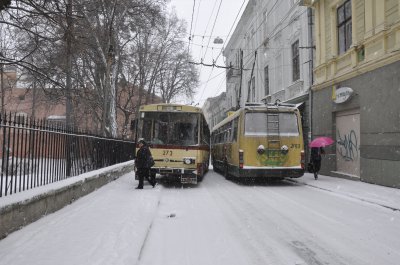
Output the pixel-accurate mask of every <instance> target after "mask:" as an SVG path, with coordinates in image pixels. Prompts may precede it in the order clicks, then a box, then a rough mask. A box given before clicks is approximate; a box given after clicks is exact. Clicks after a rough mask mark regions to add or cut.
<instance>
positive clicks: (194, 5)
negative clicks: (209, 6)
mask: <svg viewBox="0 0 400 265" xmlns="http://www.w3.org/2000/svg"><path fill="white" fill-rule="evenodd" d="M195 7H196V0H193V10H192V19H191V21H190V31H189V45H188V55H189V52H190V42H191V40H192V37H191V35H192V26H193V15H194V9H195Z"/></svg>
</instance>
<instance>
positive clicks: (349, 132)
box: [336, 109, 360, 177]
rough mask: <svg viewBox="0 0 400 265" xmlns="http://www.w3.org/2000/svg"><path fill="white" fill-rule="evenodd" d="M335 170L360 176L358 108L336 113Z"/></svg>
mask: <svg viewBox="0 0 400 265" xmlns="http://www.w3.org/2000/svg"><path fill="white" fill-rule="evenodd" d="M336 165H337V171H338V172H342V173H345V174H349V175H353V176H356V177H360V110H359V109H356V110H351V111H343V112H338V113H337V114H336Z"/></svg>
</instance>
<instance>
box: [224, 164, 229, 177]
mask: <svg viewBox="0 0 400 265" xmlns="http://www.w3.org/2000/svg"><path fill="white" fill-rule="evenodd" d="M223 172H224V177H225V179H229V170H228V163H227V162H225V163H224V171H223Z"/></svg>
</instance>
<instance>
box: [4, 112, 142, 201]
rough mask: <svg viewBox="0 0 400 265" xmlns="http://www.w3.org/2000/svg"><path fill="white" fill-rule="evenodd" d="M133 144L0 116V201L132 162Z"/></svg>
mask: <svg viewBox="0 0 400 265" xmlns="http://www.w3.org/2000/svg"><path fill="white" fill-rule="evenodd" d="M134 152H135V143H134V142H131V141H126V140H120V139H114V138H105V137H101V136H98V135H93V134H89V133H84V132H81V131H71V130H68V129H67V128H65V126H64V125H63V124H60V123H54V122H51V121H45V120H36V119H31V118H27V117H23V116H17V115H15V114H14V115H12V114H4V113H3V114H0V160H1V161H0V170H1V172H0V197H2V196H7V195H10V194H13V193H17V192H21V191H25V190H28V189H32V188H35V187H38V186H43V185H46V184H49V183H53V182H56V181H60V180H63V179H66V178H69V177H72V176H76V175H79V174H82V173H85V172H88V171H91V170H95V169H100V168H103V167H107V166H110V165H114V164H117V163H121V162H126V161H129V160H132V159H133V158H134Z"/></svg>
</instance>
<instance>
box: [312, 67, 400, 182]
mask: <svg viewBox="0 0 400 265" xmlns="http://www.w3.org/2000/svg"><path fill="white" fill-rule="evenodd" d="M335 85H336V87H338V88H339V87H350V88H352V89H353V90H354V95H353V97H352V98H351V100H350V101H348V102H346V103H342V104H335V103H334V102H333V101H332V99H331V98H332V86H330V87H326V88H324V89H321V90H317V91H314V92H313V114H312V115H313V138H314V137H317V136H332V137H333V138H334V139H336V134H335V132H336V124H335V122H334V121H335V115H336V113H337V112H340V111H346V110H352V109H357V108H359V109H360V158H361V161H360V169H361V170H360V177H361V180H362V181H365V182H370V183H375V184H379V185H384V186H390V187H397V188H400V173H399V172H400V107H399V99H400V62H396V63H393V64H390V65H387V66H384V67H381V68H379V69H377V70H374V71H371V72H367V73H365V74H362V75H359V76H358V77H355V78H352V79H349V80H346V81H343V82H340V83H337V84H335ZM335 148H336V147H335V145H333V146H331V147H329V148H328V151H329V153H331V155H328V156H327V157H325V158H324V160H323V161H322V169H321V173H322V174H327V175H331V174H330V173H331V171H335V170H336V162H335V161H336V157H335V155H334V154H335V153H336V150H335Z"/></svg>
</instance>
